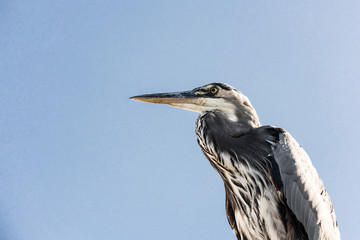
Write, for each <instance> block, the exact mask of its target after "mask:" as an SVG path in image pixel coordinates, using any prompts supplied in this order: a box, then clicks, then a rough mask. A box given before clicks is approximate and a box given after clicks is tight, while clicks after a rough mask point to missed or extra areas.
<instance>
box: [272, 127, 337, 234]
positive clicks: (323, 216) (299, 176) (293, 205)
mask: <svg viewBox="0 0 360 240" xmlns="http://www.w3.org/2000/svg"><path fill="white" fill-rule="evenodd" d="M273 155H274V159H275V161H276V162H277V163H278V165H279V169H280V175H281V180H282V182H283V192H284V197H285V198H286V202H287V204H288V206H289V208H290V209H291V211H292V212H293V213H294V215H295V216H296V218H297V219H298V220H299V221H300V222H301V223H302V224H303V225H304V228H305V230H306V232H307V233H308V236H309V239H340V233H339V229H338V227H337V223H336V220H335V213H334V211H333V207H332V204H331V201H330V198H329V196H328V195H327V193H326V190H325V188H324V186H323V183H322V181H321V179H320V178H319V175H318V174H317V172H316V170H315V168H314V167H313V165H312V163H311V160H310V158H309V157H308V155H307V154H306V152H305V151H304V150H303V149H302V148H301V146H300V145H299V144H298V143H297V142H296V141H295V139H294V138H293V137H292V136H291V135H290V134H289V133H287V132H283V133H280V137H279V143H278V144H277V145H276V146H275V149H274V154H273Z"/></svg>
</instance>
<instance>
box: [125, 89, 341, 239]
mask: <svg viewBox="0 0 360 240" xmlns="http://www.w3.org/2000/svg"><path fill="white" fill-rule="evenodd" d="M132 99H135V100H140V101H146V102H153V103H166V104H170V105H172V106H175V107H180V108H184V109H188V110H193V111H198V112H200V115H199V117H198V118H197V121H196V135H197V139H198V143H199V145H200V147H201V149H202V151H203V152H204V154H205V156H206V157H207V158H208V160H209V161H210V163H211V165H212V166H213V167H214V168H215V169H216V170H217V172H218V173H219V174H220V176H221V178H222V179H223V181H224V186H225V193H226V212H227V216H228V221H229V223H230V226H231V227H232V229H233V231H234V233H235V235H236V237H237V238H238V239H272V240H274V239H340V233H339V229H338V225H337V222H336V217H335V212H334V209H333V207H332V204H331V201H330V197H329V195H328V194H327V191H326V189H325V188H324V186H323V183H322V181H321V179H320V178H319V176H318V173H317V172H316V170H315V168H314V167H313V165H312V163H311V160H310V158H309V157H308V155H307V154H306V152H305V151H304V150H303V149H302V148H301V146H300V145H299V144H298V143H297V142H296V140H295V139H294V138H293V137H292V136H291V135H290V134H289V133H287V132H286V131H285V130H283V129H281V128H276V127H272V126H261V125H260V122H259V119H258V116H257V114H256V112H255V110H254V108H253V107H252V106H251V103H250V101H249V100H248V99H247V97H245V96H244V95H243V94H241V93H240V92H239V91H237V90H236V89H234V88H232V87H231V86H229V85H227V84H222V83H212V84H208V85H205V86H203V87H200V88H195V89H194V90H191V91H186V92H178V93H163V94H147V95H141V96H135V97H132Z"/></svg>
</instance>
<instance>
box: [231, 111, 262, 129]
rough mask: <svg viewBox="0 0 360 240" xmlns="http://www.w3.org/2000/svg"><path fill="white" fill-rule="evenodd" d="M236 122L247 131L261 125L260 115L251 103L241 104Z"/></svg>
mask: <svg viewBox="0 0 360 240" xmlns="http://www.w3.org/2000/svg"><path fill="white" fill-rule="evenodd" d="M236 117H237V121H236V123H237V124H238V125H239V126H240V127H241V128H242V129H243V131H245V132H247V131H250V130H251V129H254V128H258V127H260V126H261V124H260V121H259V117H258V115H257V113H256V111H255V109H254V108H253V107H252V106H251V105H241V106H240V107H238V108H237V110H236Z"/></svg>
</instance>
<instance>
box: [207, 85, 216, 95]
mask: <svg viewBox="0 0 360 240" xmlns="http://www.w3.org/2000/svg"><path fill="white" fill-rule="evenodd" d="M217 91H218V90H217V88H216V87H212V88H210V89H209V92H210V93H211V94H212V95H214V94H215V93H217Z"/></svg>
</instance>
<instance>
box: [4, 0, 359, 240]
mask: <svg viewBox="0 0 360 240" xmlns="http://www.w3.org/2000/svg"><path fill="white" fill-rule="evenodd" d="M359 11H360V3H359V2H358V1H346V2H345V1H316V2H314V1H292V2H289V1H276V2H258V1H257V2H255V1H239V0H237V1H235V0H227V1H215V0H210V1H189V0H185V1H165V0H162V1H161V0H146V1H124V0H122V1H111V0H108V1H56V2H54V1H50V2H49V1H42V0H39V1H6V0H5V1H0V36H1V37H0V158H1V160H0V179H1V180H0V189H1V190H0V238H1V239H5V240H9V239H11V240H25V239H38V240H41V239H44V240H45V239H46V240H47V239H234V235H233V233H232V231H231V229H230V227H229V225H228V223H227V219H226V216H225V208H224V189H223V184H222V181H221V179H220V177H219V176H218V174H217V173H216V172H215V170H213V169H212V167H211V166H210V164H209V163H208V161H207V159H206V158H205V157H204V156H203V155H202V153H201V151H200V148H199V147H198V146H197V143H196V136H195V133H194V125H195V119H196V117H197V115H196V113H192V112H187V111H183V110H180V109H175V108H172V107H170V106H163V105H153V104H145V103H138V102H135V101H131V100H129V99H128V98H129V97H130V96H133V95H138V94H142V93H152V92H164V91H179V90H188V89H192V88H194V87H198V86H201V85H204V84H206V83H210V82H226V83H228V84H230V85H232V86H234V87H236V88H237V89H238V90H240V91H242V92H243V93H244V94H245V95H247V96H248V97H249V99H250V100H251V102H252V104H253V106H254V107H255V108H256V110H257V112H258V114H259V117H260V121H261V122H262V123H263V124H271V125H276V126H280V127H283V128H285V129H286V130H288V131H289V132H290V133H291V134H292V135H293V136H294V137H295V138H296V139H297V140H298V141H299V143H300V144H301V145H302V146H303V147H304V148H305V150H306V151H307V152H308V154H309V155H310V157H311V159H312V161H313V164H314V165H315V167H316V168H317V170H318V172H319V174H320V176H321V178H322V179H323V181H324V184H325V186H326V188H327V189H328V192H329V194H330V196H331V199H332V202H333V204H334V207H335V211H336V214H337V219H338V222H339V226H340V230H341V234H342V237H343V239H355V238H357V237H358V231H357V230H358V229H357V228H358V222H359V221H360V207H359V204H358V203H359V202H360V193H359V184H360V180H359V173H358V169H359V168H360V164H359V153H358V150H359V147H360V146H359V137H360V130H359V126H358V123H359V122H360V113H359V108H360V106H359V105H360V104H359V102H360V97H359V90H360V68H359V66H360V60H359V59H360V45H359V40H360V15H359Z"/></svg>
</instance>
